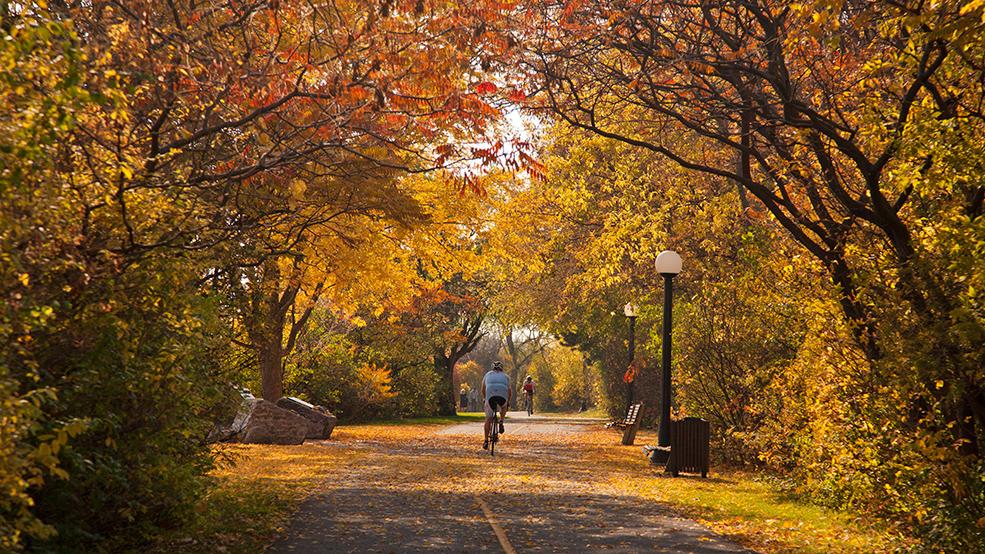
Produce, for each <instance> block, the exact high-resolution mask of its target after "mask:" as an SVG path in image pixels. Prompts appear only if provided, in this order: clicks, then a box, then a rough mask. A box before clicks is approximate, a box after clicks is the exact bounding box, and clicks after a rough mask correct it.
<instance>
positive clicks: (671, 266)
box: [656, 250, 681, 446]
mask: <svg viewBox="0 0 985 554" xmlns="http://www.w3.org/2000/svg"><path fill="white" fill-rule="evenodd" d="M656 265H657V273H659V274H660V275H663V278H664V325H663V344H662V347H661V349H660V350H661V351H662V354H663V375H662V377H661V379H660V429H659V431H658V433H657V444H658V445H659V446H670V400H671V394H670V331H671V305H672V304H673V299H674V276H675V275H677V274H678V273H680V272H681V257H680V256H678V255H677V252H674V251H673V250H664V251H663V252H661V253H660V255H658V256H657V264H656Z"/></svg>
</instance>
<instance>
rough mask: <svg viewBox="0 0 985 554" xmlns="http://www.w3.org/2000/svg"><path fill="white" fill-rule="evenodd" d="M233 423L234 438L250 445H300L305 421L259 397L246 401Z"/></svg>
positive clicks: (305, 425) (305, 426) (305, 427)
mask: <svg viewBox="0 0 985 554" xmlns="http://www.w3.org/2000/svg"><path fill="white" fill-rule="evenodd" d="M243 406H244V408H245V409H244V410H243V411H241V412H240V413H239V414H237V415H236V419H235V420H234V421H233V425H232V427H233V429H234V430H235V436H234V439H235V440H236V441H238V442H243V443H253V444H301V443H303V442H304V439H305V437H306V436H307V435H308V420H307V419H305V418H303V417H301V416H300V415H298V414H296V413H294V412H292V411H290V410H285V409H284V408H279V407H277V405H276V404H274V403H273V402H268V401H266V400H264V399H262V398H253V399H246V400H244V403H243Z"/></svg>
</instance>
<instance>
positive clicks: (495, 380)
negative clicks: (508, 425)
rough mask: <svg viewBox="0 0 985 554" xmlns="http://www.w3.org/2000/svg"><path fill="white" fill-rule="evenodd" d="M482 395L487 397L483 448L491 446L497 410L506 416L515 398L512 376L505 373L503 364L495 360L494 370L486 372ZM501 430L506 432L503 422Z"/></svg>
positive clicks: (500, 426)
mask: <svg viewBox="0 0 985 554" xmlns="http://www.w3.org/2000/svg"><path fill="white" fill-rule="evenodd" d="M482 396H483V398H485V399H486V402H485V409H486V425H485V432H486V434H485V437H484V439H483V441H482V448H483V449H488V448H489V432H490V431H492V425H493V423H494V422H495V421H496V412H497V411H499V412H500V413H501V414H502V417H504V418H505V417H506V408H507V407H508V406H509V405H510V400H512V399H513V387H511V386H510V376H509V375H507V374H505V373H503V364H502V363H500V362H493V366H492V370H491V371H488V372H486V375H485V377H483V378H482ZM499 432H500V433H505V432H506V430H505V429H504V428H503V422H502V421H500V423H499Z"/></svg>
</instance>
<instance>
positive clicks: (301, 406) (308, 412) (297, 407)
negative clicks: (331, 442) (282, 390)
mask: <svg viewBox="0 0 985 554" xmlns="http://www.w3.org/2000/svg"><path fill="white" fill-rule="evenodd" d="M277 407H279V408H283V409H285V410H290V411H292V412H294V413H296V414H298V415H299V416H301V417H303V418H304V419H305V420H307V422H308V432H307V434H306V435H305V438H307V439H327V438H329V437H331V436H332V431H333V430H334V429H335V424H336V423H338V418H336V417H335V415H333V414H332V412H330V411H328V410H326V409H325V408H323V407H321V406H315V405H314V404H310V403H308V402H305V401H304V400H301V399H300V398H295V397H293V396H285V397H283V398H281V399H280V400H278V401H277Z"/></svg>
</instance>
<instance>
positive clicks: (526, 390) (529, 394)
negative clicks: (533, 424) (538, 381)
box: [523, 375, 534, 416]
mask: <svg viewBox="0 0 985 554" xmlns="http://www.w3.org/2000/svg"><path fill="white" fill-rule="evenodd" d="M523 398H524V400H525V401H526V404H527V415H528V416H529V415H533V413H534V378H533V377H531V376H529V375H527V378H526V379H525V380H524V381H523Z"/></svg>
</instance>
